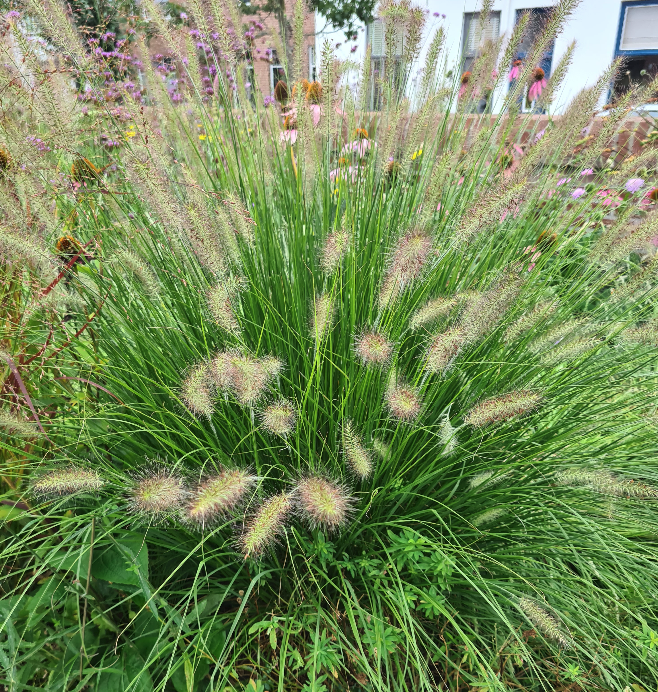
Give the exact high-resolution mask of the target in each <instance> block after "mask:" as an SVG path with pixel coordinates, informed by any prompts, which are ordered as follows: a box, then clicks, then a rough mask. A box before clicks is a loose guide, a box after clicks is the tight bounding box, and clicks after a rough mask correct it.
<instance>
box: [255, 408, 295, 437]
mask: <svg viewBox="0 0 658 692" xmlns="http://www.w3.org/2000/svg"><path fill="white" fill-rule="evenodd" d="M261 421H262V423H263V427H264V428H265V429H266V430H267V431H268V432H271V433H272V434H273V435H279V436H280V437H287V436H288V435H289V434H290V433H291V432H292V431H293V430H294V429H295V424H296V422H297V411H296V410H295V407H294V406H293V405H292V403H291V402H289V401H285V400H282V401H277V402H276V403H275V404H270V405H269V406H268V407H267V408H266V409H265V410H264V411H263V412H262V413H261Z"/></svg>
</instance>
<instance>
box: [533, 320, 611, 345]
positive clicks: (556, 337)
mask: <svg viewBox="0 0 658 692" xmlns="http://www.w3.org/2000/svg"><path fill="white" fill-rule="evenodd" d="M597 329H598V326H597V325H593V324H592V323H590V322H587V321H586V320H583V319H573V320H567V321H566V322H562V323H561V324H556V325H553V326H552V327H550V328H549V329H548V330H547V331H546V332H544V333H543V334H540V335H538V336H537V337H536V338H535V339H533V341H531V342H530V343H529V344H528V348H529V349H530V351H531V352H532V353H541V352H542V351H545V350H547V349H550V348H554V347H555V346H557V345H558V344H560V343H566V341H568V340H569V339H573V338H574V337H576V336H577V335H584V334H587V332H591V331H592V330H597Z"/></svg>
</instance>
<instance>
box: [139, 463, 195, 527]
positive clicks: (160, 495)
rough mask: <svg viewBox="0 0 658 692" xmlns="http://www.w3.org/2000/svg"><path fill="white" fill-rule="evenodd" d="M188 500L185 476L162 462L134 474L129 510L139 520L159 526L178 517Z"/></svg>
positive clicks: (149, 465) (147, 466)
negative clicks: (162, 522) (159, 523)
mask: <svg viewBox="0 0 658 692" xmlns="http://www.w3.org/2000/svg"><path fill="white" fill-rule="evenodd" d="M188 496H189V491H188V489H187V486H186V483H185V478H184V477H183V475H181V474H180V473H178V472H177V471H176V470H175V469H171V468H168V467H167V466H165V465H164V464H163V463H161V462H151V463H149V464H148V465H146V466H144V467H142V468H141V469H138V470H137V471H136V472H135V473H133V477H132V483H131V486H130V488H129V490H128V506H129V509H130V511H131V512H133V513H134V514H135V515H137V516H138V517H140V518H142V519H144V520H147V521H149V522H154V523H157V522H159V521H163V520H165V519H173V518H175V517H176V516H179V515H180V514H181V512H182V510H183V507H184V504H185V501H186V500H187V498H188Z"/></svg>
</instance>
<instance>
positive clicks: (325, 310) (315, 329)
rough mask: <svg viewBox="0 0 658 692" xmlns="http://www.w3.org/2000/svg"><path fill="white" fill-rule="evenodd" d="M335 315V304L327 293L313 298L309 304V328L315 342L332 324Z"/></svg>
mask: <svg viewBox="0 0 658 692" xmlns="http://www.w3.org/2000/svg"><path fill="white" fill-rule="evenodd" d="M335 316H336V305H335V303H334V299H333V297H332V296H331V295H330V294H329V293H323V294H322V295H318V296H316V297H315V298H314V300H313V303H312V304H311V318H310V322H309V329H310V332H311V337H312V338H313V339H315V341H316V342H318V343H319V342H320V341H322V339H323V338H324V337H325V336H326V335H327V333H328V332H329V330H330V329H331V327H332V326H333V323H334V319H335Z"/></svg>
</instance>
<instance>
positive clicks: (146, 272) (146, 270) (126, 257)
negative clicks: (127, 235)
mask: <svg viewBox="0 0 658 692" xmlns="http://www.w3.org/2000/svg"><path fill="white" fill-rule="evenodd" d="M117 258H118V260H119V262H120V263H121V265H122V266H123V267H124V268H125V269H127V270H128V271H129V272H130V273H131V274H133V275H134V276H135V278H136V279H137V280H138V281H139V282H140V283H141V284H142V286H143V287H144V291H145V292H146V294H147V295H149V296H151V297H157V295H158V294H159V293H160V283H159V282H158V277H157V276H156V275H155V273H154V272H153V269H151V267H150V266H149V265H148V264H147V263H146V262H144V260H142V259H141V258H140V257H139V256H138V255H136V254H135V253H134V252H132V251H130V250H122V251H121V252H119V253H118V255H117Z"/></svg>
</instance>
